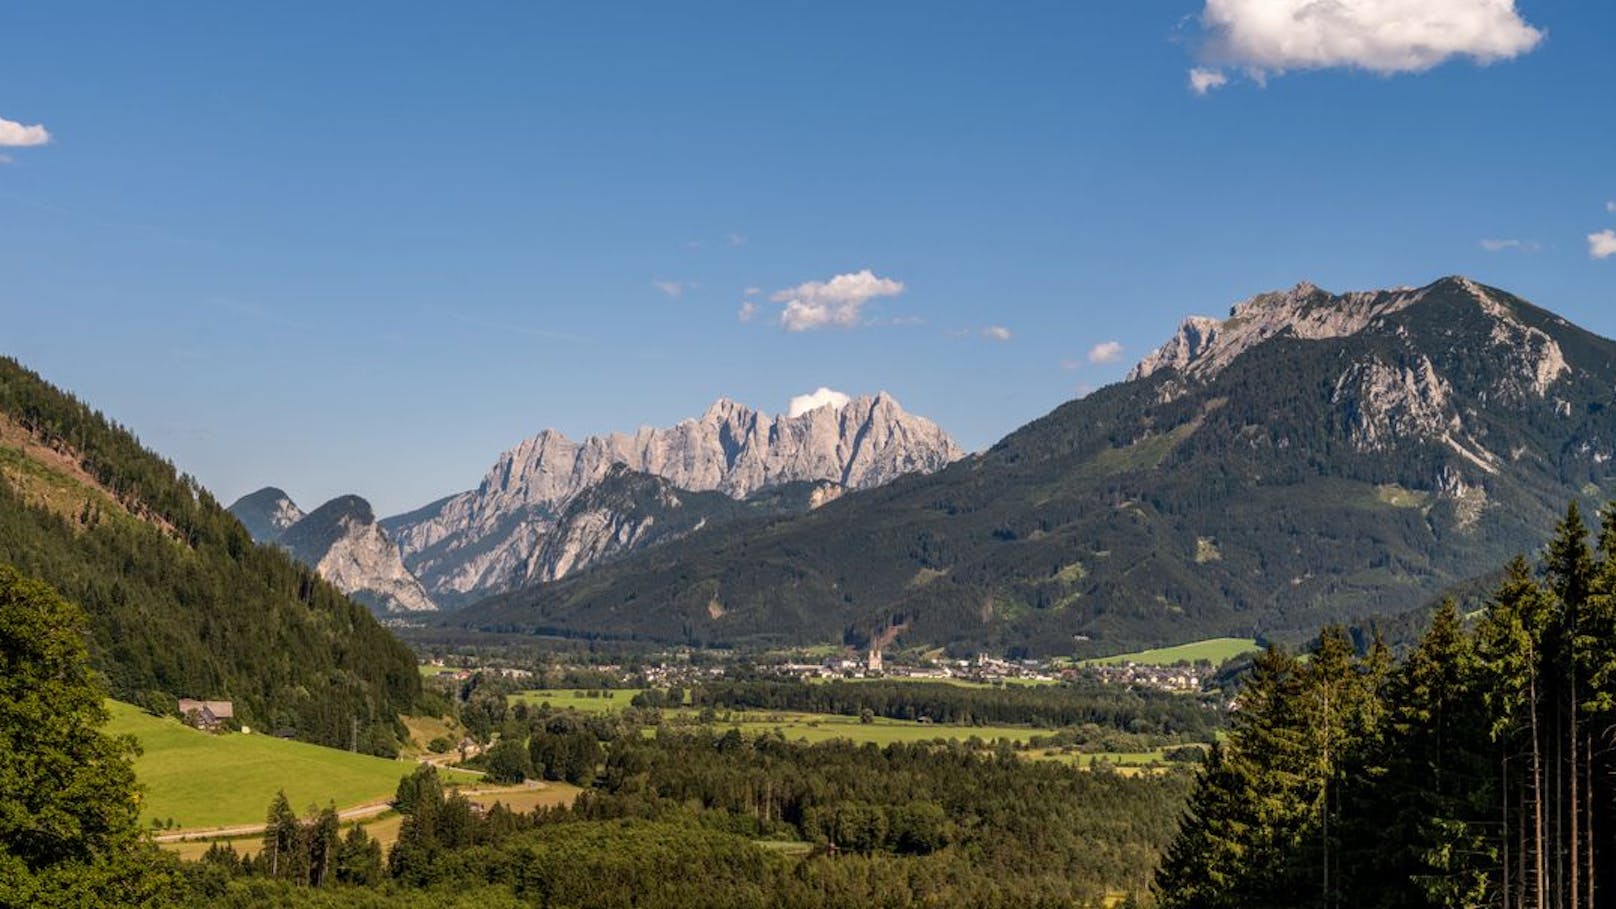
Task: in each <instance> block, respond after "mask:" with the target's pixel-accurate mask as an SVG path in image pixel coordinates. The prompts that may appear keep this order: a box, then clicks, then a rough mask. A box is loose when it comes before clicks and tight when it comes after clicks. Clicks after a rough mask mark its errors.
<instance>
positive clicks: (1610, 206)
mask: <svg viewBox="0 0 1616 909" xmlns="http://www.w3.org/2000/svg"><path fill="white" fill-rule="evenodd" d="M1605 211H1608V212H1610V213H1611V214H1613V215H1616V199H1612V200H1610V201H1609V202H1606V203H1605Z"/></svg>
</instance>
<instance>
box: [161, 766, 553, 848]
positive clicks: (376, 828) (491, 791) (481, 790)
mask: <svg viewBox="0 0 1616 909" xmlns="http://www.w3.org/2000/svg"><path fill="white" fill-rule="evenodd" d="M462 791H463V792H464V793H465V794H466V797H467V798H468V799H470V800H471V803H472V804H473V805H482V806H483V807H485V808H491V807H493V806H494V803H495V802H501V803H503V804H504V805H505V807H507V808H510V809H511V810H513V811H532V810H533V809H534V808H536V807H538V806H540V805H544V806H550V805H570V804H572V803H573V801H575V800H576V799H577V798H578V793H580V792H582V791H583V790H582V789H579V788H578V787H577V786H574V785H572V784H571V783H545V784H544V785H542V786H505V787H473V788H466V789H463V790H462ZM349 826H354V825H352V824H344V825H343V829H347V828H348V827H349ZM357 826H360V827H363V828H365V832H366V833H368V834H370V835H371V836H372V837H374V838H375V839H376V841H377V842H379V843H381V844H382V848H383V849H390V848H392V846H393V844H394V843H396V842H398V831H399V828H400V827H402V826H404V816H403V815H401V814H399V813H398V812H396V811H388V812H387V813H385V814H379V815H376V816H375V817H372V818H367V819H366V820H364V821H361V822H358V824H357ZM214 842H222V843H229V844H230V845H231V846H232V847H234V848H235V850H236V851H237V852H238V853H252V852H257V851H258V849H259V844H260V843H262V842H263V837H262V836H261V835H253V836H242V837H230V838H213V839H206V838H204V839H191V840H183V841H180V842H173V843H164V844H163V848H165V849H168V850H170V851H172V852H175V853H177V854H178V855H179V856H180V858H183V859H189V860H192V861H195V860H196V859H199V858H201V857H202V853H204V852H207V851H208V847H209V846H211V845H212V844H213V843H214Z"/></svg>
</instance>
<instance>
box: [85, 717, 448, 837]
mask: <svg viewBox="0 0 1616 909" xmlns="http://www.w3.org/2000/svg"><path fill="white" fill-rule="evenodd" d="M107 707H108V709H109V710H110V711H111V713H112V721H111V722H110V723H109V724H108V727H107V730H108V731H109V732H111V733H113V734H116V735H133V736H134V737H135V738H136V739H137V740H138V741H139V742H140V745H141V748H142V749H143V752H144V753H143V754H141V756H140V757H138V758H136V759H135V775H136V776H137V777H138V778H139V780H140V783H141V785H142V786H144V787H145V792H144V794H143V796H142V798H143V801H142V805H141V813H142V816H143V817H145V818H146V819H148V820H154V821H159V822H166V821H168V820H172V821H173V822H174V826H176V827H178V828H183V829H195V828H207V827H224V826H230V825H236V824H254V823H262V822H263V820H264V815H265V813H266V812H267V811H268V809H269V803H270V801H271V800H272V799H273V798H274V797H275V793H276V792H277V791H279V790H282V789H284V790H286V797H287V799H288V800H290V801H291V803H292V806H293V808H294V810H297V811H300V812H301V811H303V810H304V809H306V808H308V807H309V806H311V805H312V806H316V807H324V806H325V805H326V804H328V803H334V804H335V805H336V806H337V808H339V809H342V808H349V807H353V806H355V805H363V804H366V803H370V802H375V801H379V800H382V799H386V798H388V797H390V796H391V795H392V794H393V792H394V791H395V790H396V789H397V788H398V781H399V779H400V778H402V777H404V776H405V775H407V774H409V773H410V772H411V771H412V770H413V769H414V767H415V765H414V763H412V762H409V761H390V760H387V759H385V758H378V757H371V756H369V755H363V754H353V753H350V752H347V751H338V750H336V749H333V748H322V747H320V746H319V745H309V744H305V743H303V742H289V741H285V740H282V739H277V738H274V737H272V736H267V735H242V734H239V733H237V734H229V735H212V734H209V733H205V732H198V731H197V730H195V729H191V728H189V727H187V726H185V725H184V724H182V723H180V722H179V721H178V720H174V719H167V718H159V717H154V716H151V715H149V714H146V713H145V712H143V711H141V710H140V709H139V708H138V707H133V706H131V705H129V704H124V703H120V702H117V701H109V702H108V703H107ZM449 776H450V777H451V778H452V779H454V780H456V781H459V782H470V781H473V780H475V779H476V777H474V776H472V775H470V774H464V773H455V772H451V773H450V774H449Z"/></svg>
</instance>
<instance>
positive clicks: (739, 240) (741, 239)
mask: <svg viewBox="0 0 1616 909" xmlns="http://www.w3.org/2000/svg"><path fill="white" fill-rule="evenodd" d="M724 239H725V240H727V241H729V245H731V246H745V245H746V237H745V236H744V235H742V234H737V233H731V234H729V235H727V236H726V237H724Z"/></svg>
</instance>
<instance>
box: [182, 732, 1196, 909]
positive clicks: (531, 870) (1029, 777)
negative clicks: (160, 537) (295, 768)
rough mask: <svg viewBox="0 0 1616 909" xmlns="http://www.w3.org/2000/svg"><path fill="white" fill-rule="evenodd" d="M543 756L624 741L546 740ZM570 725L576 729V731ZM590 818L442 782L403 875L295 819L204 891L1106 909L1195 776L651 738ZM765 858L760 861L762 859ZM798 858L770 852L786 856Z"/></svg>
mask: <svg viewBox="0 0 1616 909" xmlns="http://www.w3.org/2000/svg"><path fill="white" fill-rule="evenodd" d="M533 722H534V723H535V726H534V727H533V730H532V731H533V733H534V738H533V743H534V754H535V755H536V754H538V752H539V745H538V743H539V742H540V741H541V740H543V739H544V737H547V736H548V737H554V736H559V735H576V734H579V733H580V732H587V733H588V734H589V735H590V741H591V742H592V743H593V742H594V738H593V736H594V735H595V734H599V733H601V732H606V734H611V733H610V732H609V731H607V730H605V729H603V728H602V726H601V724H602V723H603V722H604V721H603V720H601V719H599V718H590V719H589V720H588V721H587V724H585V725H578V726H576V727H573V729H572V732H563V731H558V730H560V729H562V728H564V727H565V726H566V724H570V723H583V722H584V721H580V720H578V719H577V718H575V717H549V718H534V720H533ZM558 723H559V724H560V725H557V724H558ZM590 776H591V778H592V780H593V788H591V789H590V790H588V791H587V792H586V793H585V794H584V795H583V796H582V797H581V798H580V799H579V801H578V802H577V804H576V805H574V806H573V807H571V808H556V809H548V810H539V811H536V812H532V813H527V814H516V813H512V812H508V811H504V810H502V809H497V808H496V809H495V810H493V811H490V812H487V813H486V814H481V815H479V814H478V813H477V812H475V811H473V810H472V808H471V806H470V805H469V804H468V803H467V802H466V800H465V798H464V797H463V796H460V795H458V794H446V793H445V792H444V790H443V788H442V786H441V784H440V783H439V781H438V779H437V776H436V772H435V771H434V770H432V769H431V768H423V769H422V770H421V771H419V772H418V773H417V774H416V775H415V776H414V777H412V778H411V779H408V780H406V781H404V782H403V783H402V784H401V785H400V791H399V794H398V798H397V804H398V805H399V806H400V809H401V811H403V813H404V814H405V820H404V826H403V828H402V830H401V831H400V834H399V840H398V842H397V843H396V844H395V845H394V846H393V848H392V849H391V850H390V851H388V853H387V855H386V858H385V861H384V860H383V858H382V855H381V851H380V849H379V848H377V847H375V846H374V844H371V843H367V841H366V838H365V836H364V834H362V833H350V834H349V835H348V836H346V837H339V836H338V831H337V829H336V826H335V824H333V823H332V818H330V816H329V815H325V814H317V815H314V816H311V817H310V818H308V819H306V820H304V821H301V822H298V821H296V820H295V819H293V818H291V816H290V815H289V814H288V813H287V812H286V809H285V806H284V805H280V804H277V805H276V806H274V807H273V808H272V810H271V815H270V817H271V822H272V823H271V825H270V828H269V830H268V831H266V834H265V838H264V844H263V846H262V847H261V848H260V849H259V850H258V851H257V852H256V853H255V854H253V855H252V856H250V857H244V856H241V855H238V854H237V853H235V851H234V850H231V849H229V848H227V847H221V848H217V849H215V850H213V851H212V852H211V853H210V854H209V855H208V856H207V857H205V858H204V859H203V861H202V862H201V863H200V864H199V865H196V866H191V867H190V868H189V869H188V872H187V875H188V877H187V880H188V884H189V886H190V888H191V892H192V893H193V895H194V899H195V900H196V904H197V905H226V906H228V905H238V906H249V905H258V904H261V903H262V902H266V901H271V900H273V901H281V900H285V901H288V903H289V904H292V905H305V904H306V905H311V906H322V905H332V906H335V905H372V904H373V903H372V902H371V901H372V900H374V901H375V902H374V904H376V905H381V904H383V902H382V900H383V899H385V901H386V902H385V904H386V905H410V904H412V903H413V902H414V901H415V900H421V901H422V904H423V905H429V904H430V905H441V904H443V903H442V902H437V903H434V902H431V901H433V900H439V901H443V902H450V901H453V900H455V899H457V898H464V896H465V895H466V894H469V893H477V894H483V895H485V898H486V899H487V900H489V901H491V903H492V904H494V905H502V904H505V903H504V902H502V901H505V900H510V901H512V903H513V904H518V905H540V906H609V907H610V906H623V907H629V906H634V907H649V909H656V907H684V906H692V907H694V906H701V907H708V906H735V907H775V906H786V907H804V909H807V907H838V906H853V905H879V906H922V905H924V906H1005V907H1010V906H1018V907H1019V906H1100V905H1104V904H1105V900H1106V899H1107V896H1108V894H1115V893H1117V892H1119V891H1123V892H1131V893H1142V892H1144V891H1145V889H1146V888H1147V886H1148V883H1149V874H1150V869H1152V868H1154V867H1155V865H1156V863H1157V860H1158V857H1159V854H1160V851H1161V849H1162V847H1163V845H1164V844H1165V843H1166V842H1167V840H1168V839H1169V838H1170V837H1171V836H1172V833H1173V828H1174V823H1175V822H1174V815H1175V813H1176V811H1177V809H1178V807H1179V806H1180V805H1181V804H1182V803H1183V799H1184V797H1185V794H1186V792H1187V790H1188V788H1189V786H1190V780H1189V777H1188V775H1187V774H1185V773H1182V772H1171V773H1165V774H1162V775H1156V776H1136V777H1125V776H1121V775H1118V774H1116V773H1112V772H1104V771H1101V772H1087V771H1079V770H1075V769H1073V768H1071V767H1068V766H1065V765H1062V764H1059V763H1055V762H1047V761H1027V760H1025V759H1022V758H1020V757H1017V756H1015V755H1014V754H1012V753H1010V752H1007V751H998V750H995V749H992V748H973V747H969V746H966V745H963V744H959V743H954V744H945V743H937V744H928V745H891V746H888V747H886V748H876V747H874V746H857V745H853V744H851V743H847V742H829V743H824V744H820V745H804V744H797V743H791V742H787V741H784V740H783V739H780V738H779V737H776V736H762V737H760V738H757V739H755V740H746V739H743V738H742V737H741V736H740V735H738V734H736V733H733V732H732V733H726V734H724V735H717V734H713V733H696V734H672V733H665V734H662V735H659V736H656V737H655V738H646V737H643V736H641V735H639V734H637V732H633V733H631V734H629V735H626V736H621V737H617V738H615V739H614V741H613V742H611V743H610V747H609V756H608V757H606V759H605V761H604V763H603V764H601V765H598V766H597V765H591V769H590ZM760 843H761V844H762V845H759V844H760ZM771 843H773V844H775V846H776V847H790V848H789V849H782V848H769V847H768V844H771Z"/></svg>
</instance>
